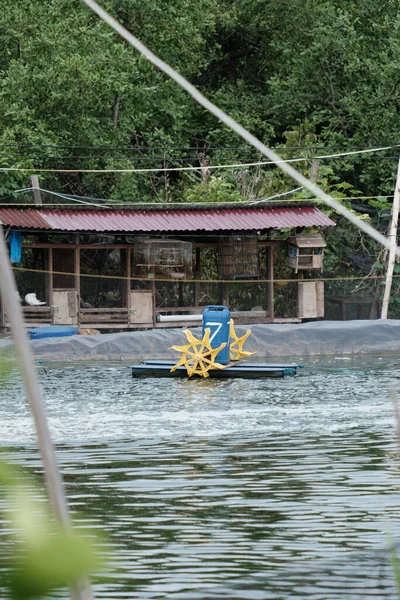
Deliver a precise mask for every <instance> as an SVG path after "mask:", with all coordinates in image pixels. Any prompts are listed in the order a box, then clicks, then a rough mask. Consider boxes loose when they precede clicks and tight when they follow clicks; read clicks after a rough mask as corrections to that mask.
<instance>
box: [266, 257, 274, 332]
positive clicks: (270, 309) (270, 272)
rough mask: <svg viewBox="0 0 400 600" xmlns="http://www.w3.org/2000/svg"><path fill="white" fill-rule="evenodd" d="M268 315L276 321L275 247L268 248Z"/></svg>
mask: <svg viewBox="0 0 400 600" xmlns="http://www.w3.org/2000/svg"><path fill="white" fill-rule="evenodd" d="M267 279H269V282H268V283H267V315H268V317H269V318H270V319H271V321H273V320H274V316H275V308H274V247H273V246H267Z"/></svg>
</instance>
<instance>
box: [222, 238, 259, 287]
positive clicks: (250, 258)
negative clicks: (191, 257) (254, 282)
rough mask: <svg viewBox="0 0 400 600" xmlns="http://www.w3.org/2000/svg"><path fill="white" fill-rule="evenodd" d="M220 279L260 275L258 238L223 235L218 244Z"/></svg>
mask: <svg viewBox="0 0 400 600" xmlns="http://www.w3.org/2000/svg"><path fill="white" fill-rule="evenodd" d="M218 275H219V278H220V279H246V278H256V277H259V275H260V263H259V257H258V240H257V237H255V236H249V237H236V236H232V237H223V238H220V239H219V244H218Z"/></svg>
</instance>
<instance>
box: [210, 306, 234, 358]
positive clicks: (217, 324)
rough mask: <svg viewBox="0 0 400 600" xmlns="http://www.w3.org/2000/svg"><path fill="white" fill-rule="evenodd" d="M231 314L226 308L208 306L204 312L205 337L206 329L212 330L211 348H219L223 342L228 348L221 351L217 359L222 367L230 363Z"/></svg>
mask: <svg viewBox="0 0 400 600" xmlns="http://www.w3.org/2000/svg"><path fill="white" fill-rule="evenodd" d="M230 320H231V313H230V312H229V308H227V307H226V306H206V308H205V309H204V311H203V335H204V331H205V329H207V328H209V329H210V340H211V346H212V347H213V348H217V347H218V346H220V345H221V344H222V343H223V342H226V346H225V348H224V349H223V350H221V351H220V352H219V353H218V355H217V358H216V361H217V362H219V363H221V364H222V365H227V364H228V363H229V362H230V357H229V351H230V348H229V322H230Z"/></svg>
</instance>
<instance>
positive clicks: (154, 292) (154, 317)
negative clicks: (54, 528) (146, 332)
mask: <svg viewBox="0 0 400 600" xmlns="http://www.w3.org/2000/svg"><path fill="white" fill-rule="evenodd" d="M151 293H152V296H153V327H155V326H156V323H157V312H156V309H157V302H156V282H155V281H152V282H151Z"/></svg>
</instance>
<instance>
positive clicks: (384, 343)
mask: <svg viewBox="0 0 400 600" xmlns="http://www.w3.org/2000/svg"><path fill="white" fill-rule="evenodd" d="M248 328H250V329H251V330H252V335H251V336H250V338H249V339H248V341H247V343H246V350H249V351H252V352H256V353H257V355H258V356H259V357H260V358H263V357H266V356H312V355H352V354H377V353H379V354H381V353H396V352H400V320H390V319H388V320H374V321H316V322H310V323H301V324H271V325H252V326H249V327H246V326H237V327H236V330H237V333H238V334H239V335H242V334H243V333H244V332H245V331H246V330H247V329H248ZM192 331H193V333H194V334H195V335H197V336H199V335H200V333H201V331H200V328H199V327H194V328H192ZM184 343H185V337H184V336H183V334H182V329H152V330H146V331H133V332H124V333H109V334H101V335H79V336H71V337H68V338H44V339H39V340H34V341H32V342H31V344H32V349H33V352H34V354H35V356H36V357H37V358H44V359H52V360H81V359H82V360H86V359H90V360H93V359H101V360H104V359H113V360H115V359H117V360H140V359H142V358H151V357H157V358H164V357H165V358H166V357H174V356H176V353H175V352H174V351H173V350H171V349H170V347H171V346H172V345H174V344H178V345H182V344H184ZM10 345H12V341H11V340H10V339H7V338H3V339H0V351H1V350H2V349H6V348H8V347H10Z"/></svg>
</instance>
